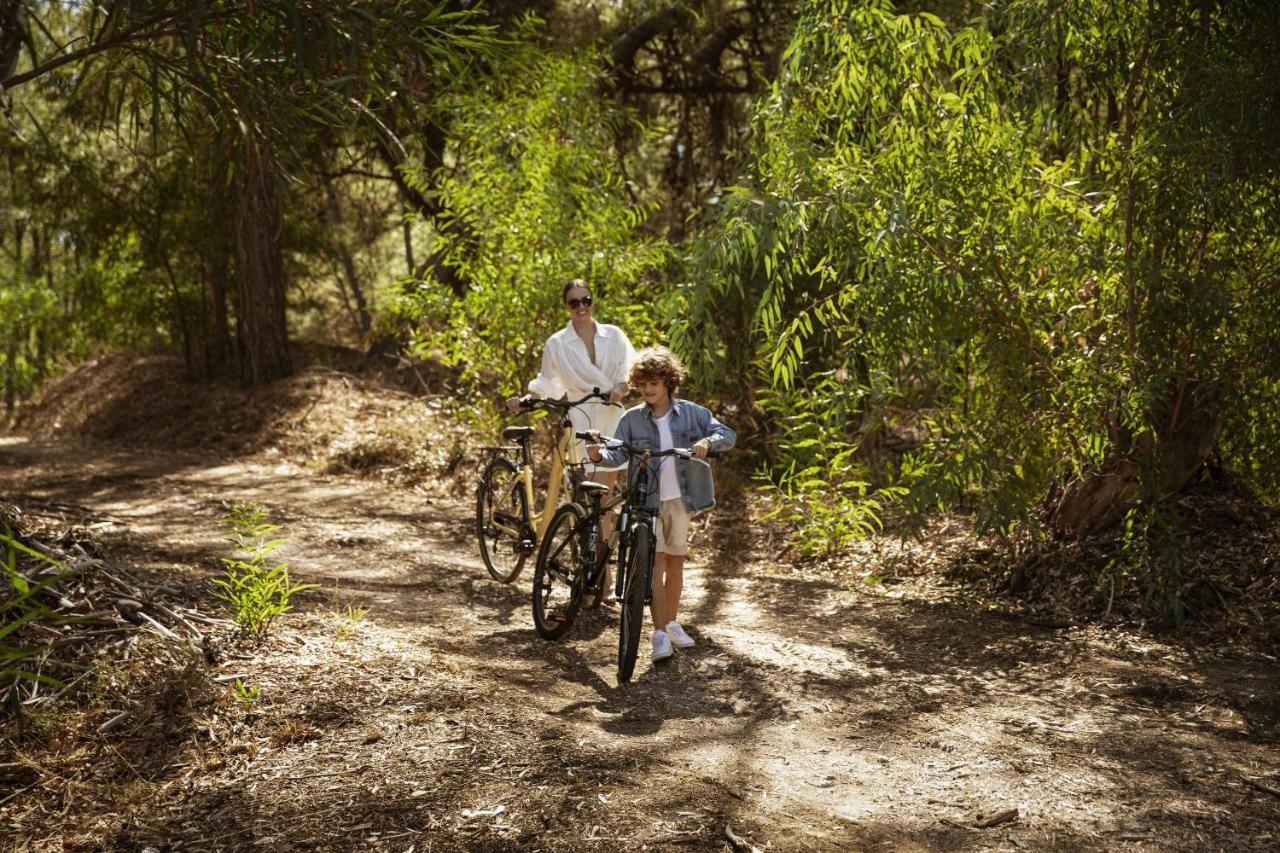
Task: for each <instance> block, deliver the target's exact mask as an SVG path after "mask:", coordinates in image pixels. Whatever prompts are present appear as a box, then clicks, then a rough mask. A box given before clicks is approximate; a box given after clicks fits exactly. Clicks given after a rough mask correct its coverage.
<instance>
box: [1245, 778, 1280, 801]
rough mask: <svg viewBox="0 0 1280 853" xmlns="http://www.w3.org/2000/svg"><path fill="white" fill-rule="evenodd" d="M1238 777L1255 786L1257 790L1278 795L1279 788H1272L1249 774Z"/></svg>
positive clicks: (1279, 793)
mask: <svg viewBox="0 0 1280 853" xmlns="http://www.w3.org/2000/svg"><path fill="white" fill-rule="evenodd" d="M1240 778H1241V779H1243V780H1244V781H1245V782H1246V783H1247V784H1248V785H1249V787H1251V788H1257V789H1258V790H1259V791H1262V792H1263V793H1264V794H1270V795H1271V796H1273V797H1280V788H1273V787H1272V786H1270V785H1268V784H1267V783H1266V782H1263V781H1261V780H1260V779H1254V778H1252V777H1249V776H1241V777H1240Z"/></svg>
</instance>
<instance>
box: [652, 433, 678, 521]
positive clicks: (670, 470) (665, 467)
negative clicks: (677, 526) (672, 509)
mask: <svg viewBox="0 0 1280 853" xmlns="http://www.w3.org/2000/svg"><path fill="white" fill-rule="evenodd" d="M654 423H656V424H657V425H658V449H659V450H670V449H671V448H673V447H675V445H674V444H673V443H672V439H671V412H670V410H668V411H667V413H666V414H665V415H663V416H662V417H660V418H654ZM678 497H680V478H679V477H678V476H676V458H675V457H674V456H664V457H662V466H661V467H660V468H659V469H658V499H659V500H664V501H669V500H674V499H676V498H678Z"/></svg>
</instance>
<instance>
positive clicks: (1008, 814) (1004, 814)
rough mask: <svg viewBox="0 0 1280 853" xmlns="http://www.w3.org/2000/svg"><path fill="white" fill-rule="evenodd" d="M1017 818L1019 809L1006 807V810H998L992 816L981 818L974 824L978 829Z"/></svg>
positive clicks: (988, 827)
mask: <svg viewBox="0 0 1280 853" xmlns="http://www.w3.org/2000/svg"><path fill="white" fill-rule="evenodd" d="M1017 819H1018V810H1017V809H1005V810H1004V811H1000V812H996V813H995V814H993V815H991V816H990V817H986V818H979V819H978V820H976V821H975V822H974V824H973V825H974V826H976V827H977V828H978V829H990V828H991V827H993V826H999V825H1000V824H1002V823H1009V822H1010V821H1015V820H1017Z"/></svg>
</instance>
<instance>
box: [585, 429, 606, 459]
mask: <svg viewBox="0 0 1280 853" xmlns="http://www.w3.org/2000/svg"><path fill="white" fill-rule="evenodd" d="M584 432H585V433H586V434H587V435H589V436H591V441H590V442H588V444H587V455H588V456H590V457H591V461H592V462H599V461H600V460H601V459H603V458H604V457H603V456H601V454H600V449H601V448H602V447H604V445H603V444H601V443H600V430H598V429H589V430H584Z"/></svg>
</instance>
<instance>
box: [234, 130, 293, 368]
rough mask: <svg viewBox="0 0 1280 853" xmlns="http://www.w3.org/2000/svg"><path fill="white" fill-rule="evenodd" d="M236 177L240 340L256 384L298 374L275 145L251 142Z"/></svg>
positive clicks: (245, 365)
mask: <svg viewBox="0 0 1280 853" xmlns="http://www.w3.org/2000/svg"><path fill="white" fill-rule="evenodd" d="M238 165H239V168H238V169H237V170H236V174H235V178H234V182H233V183H234V188H235V207H234V210H233V214H232V218H233V220H234V229H235V243H236V343H237V349H238V351H239V357H240V378H241V379H242V380H243V381H244V382H245V384H247V385H250V386H254V385H262V384H265V383H267V382H273V381H275V380H276V379H280V378H282V377H285V376H288V375H289V374H290V373H292V372H293V364H292V361H291V359H290V357H289V334H288V327H287V324H286V318H285V277H284V253H283V249H282V247H281V232H282V229H283V225H284V204H283V200H282V198H281V194H280V184H279V176H278V174H277V172H276V166H275V158H274V155H273V154H272V151H271V146H270V144H269V143H268V142H266V141H263V140H253V141H250V142H249V143H247V145H246V147H245V150H244V157H243V159H242V160H241V162H240V163H239V164H238Z"/></svg>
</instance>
